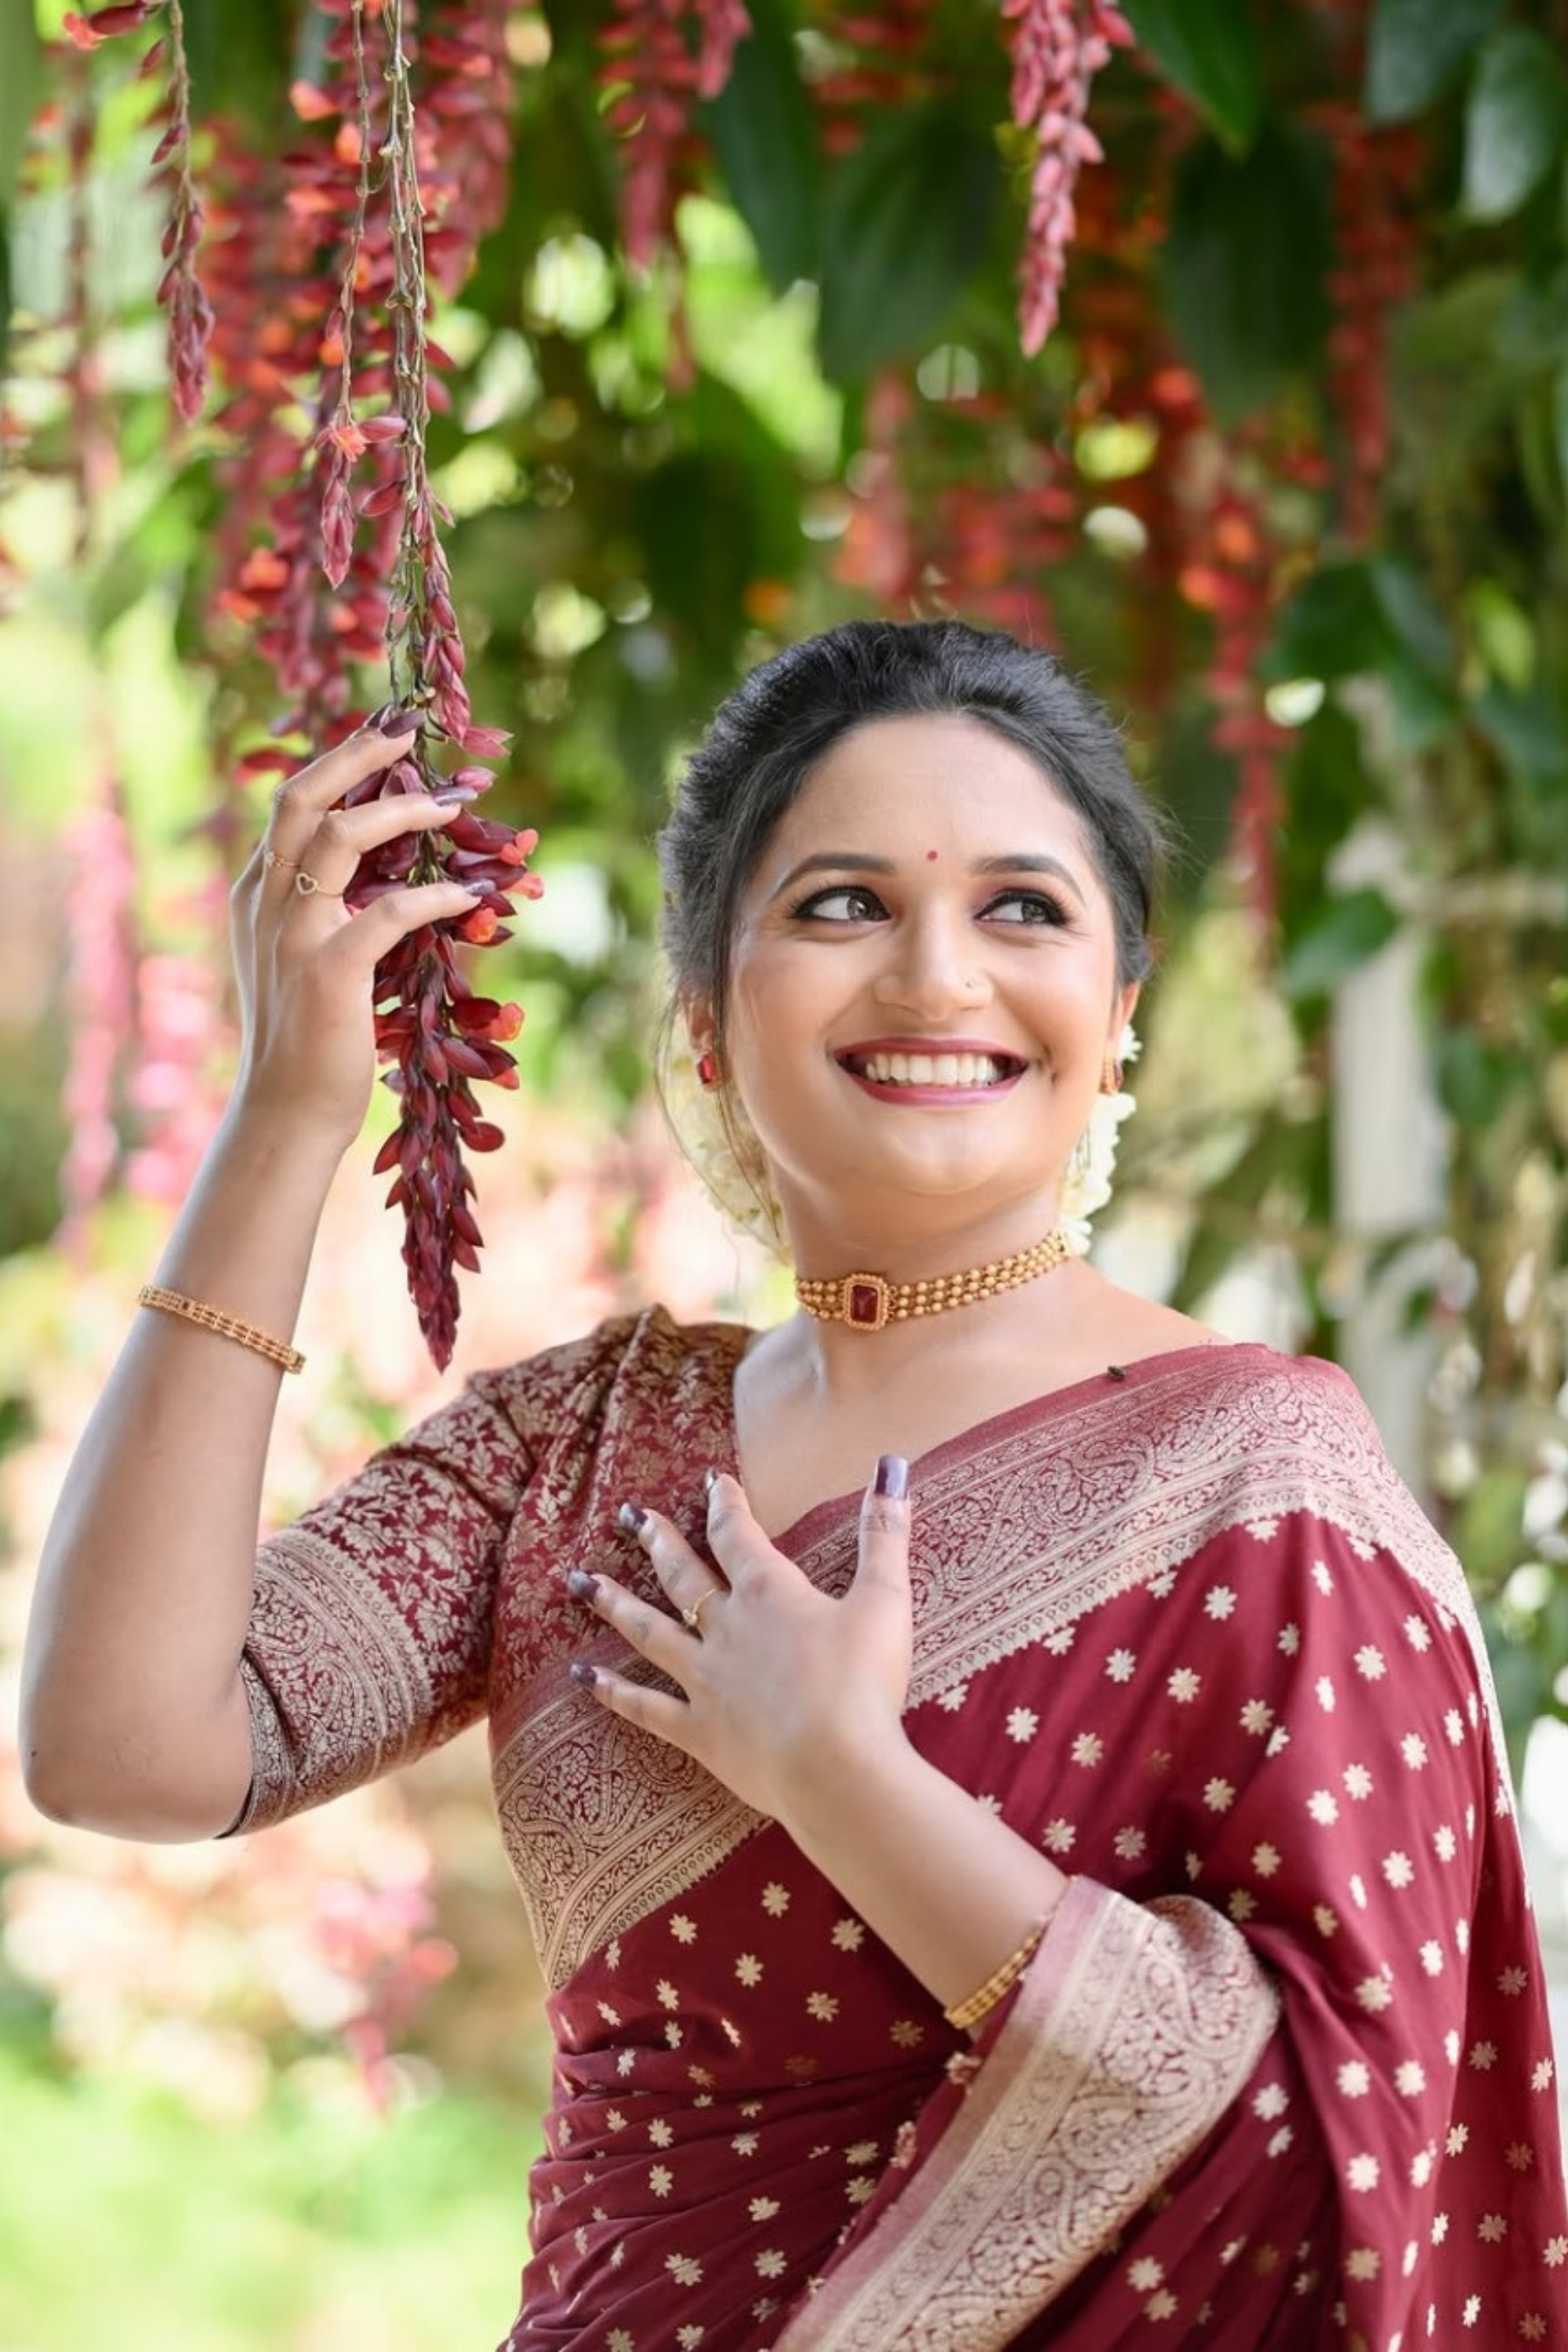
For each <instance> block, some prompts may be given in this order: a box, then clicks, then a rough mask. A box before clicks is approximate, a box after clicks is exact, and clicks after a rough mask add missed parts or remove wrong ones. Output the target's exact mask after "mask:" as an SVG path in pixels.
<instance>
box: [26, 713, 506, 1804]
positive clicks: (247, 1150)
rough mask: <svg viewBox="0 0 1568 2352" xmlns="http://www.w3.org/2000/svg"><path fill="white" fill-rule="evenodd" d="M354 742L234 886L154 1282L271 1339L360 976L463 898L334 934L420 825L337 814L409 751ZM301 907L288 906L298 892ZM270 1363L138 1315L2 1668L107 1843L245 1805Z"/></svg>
mask: <svg viewBox="0 0 1568 2352" xmlns="http://www.w3.org/2000/svg"><path fill="white" fill-rule="evenodd" d="M389 724H390V725H392V726H394V727H396V726H397V724H398V719H397V717H396V715H394V716H393V717H392V718H391V719H385V720H384V721H383V722H382V728H381V729H378V728H376V727H375V726H374V725H367V726H366V727H365V728H364V729H363V730H361V731H360V732H359V733H358V734H356V735H354V736H352V737H351V738H350V739H349V740H347V741H346V742H344V743H342V744H341V745H339V746H338V747H337V749H335V750H334V751H330V752H328V753H327V754H326V755H325V756H324V757H323V758H321V759H320V760H318V761H314V762H313V764H312V765H311V766H310V767H308V768H305V769H303V770H302V771H301V772H300V773H299V774H298V775H297V776H295V777H293V778H292V779H291V780H290V781H289V782H288V783H287V784H285V785H284V786H283V787H282V789H281V790H280V792H279V794H278V796H277V799H276V802H275V804H274V810H273V814H272V818H271V822H270V824H268V829H267V833H266V835H265V837H264V839H263V841H262V842H261V843H260V844H259V845H258V848H257V851H256V854H255V856H253V857H252V859H251V861H250V863H249V865H248V866H247V868H246V870H245V872H244V873H243V875H241V877H240V878H239V880H238V882H237V884H236V886H235V890H234V897H233V925H234V936H235V952H236V961H237V970H238V978H239V988H240V995H241V1000H242V1004H243V1013H244V1044H243V1053H242V1057H241V1065H240V1071H239V1076H238V1080H237V1085H236V1088H235V1093H234V1097H233V1099H232V1101H231V1103H230V1106H229V1108H228V1111H227V1113H226V1117H225V1118H224V1121H223V1123H222V1126H221V1127H220V1129H219V1131H218V1133H217V1135H216V1138H215V1139H214V1141H213V1144H212V1146H211V1148H210V1149H209V1150H208V1151H207V1153H206V1156H205V1160H204V1161H203V1163H202V1167H201V1170H200V1172H199V1174H198V1176H197V1180H196V1182H195V1186H194V1187H193V1189H192V1192H191V1194H190V1197H189V1199H188V1201H187V1202H186V1203H185V1206H184V1211H183V1212H182V1213H181V1215H180V1218H179V1220H178V1222H177V1223H176V1225H175V1227H174V1233H173V1234H172V1236H171V1239H170V1242H169V1245H168V1248H167V1249H166V1251H165V1252H164V1255H163V1260H162V1263H161V1265H159V1268H158V1270H157V1274H156V1276H155V1281H156V1284H157V1286H159V1287H161V1288H162V1289H163V1290H165V1291H169V1292H173V1293H174V1294H176V1295H177V1296H179V1297H183V1298H186V1299H191V1300H195V1301H199V1302H202V1303H203V1304H205V1305H206V1306H209V1307H215V1308H217V1309H219V1310H221V1311H222V1312H223V1313H225V1314H226V1315H230V1316H233V1317H236V1318H238V1319H239V1320H240V1321H241V1322H242V1323H245V1324H248V1325H250V1326H251V1327H252V1328H253V1329H254V1330H256V1331H258V1332H261V1333H265V1334H268V1335H270V1336H271V1337H273V1338H276V1339H279V1340H283V1341H286V1340H287V1339H288V1338H289V1334H290V1333H291V1332H292V1330H293V1328H294V1323H295V1319H296V1317H297V1315H298V1313H299V1307H300V1296H301V1294H302V1292H303V1289H304V1286H305V1277H306V1274H307V1271H308V1269H309V1266H310V1253H311V1250H312V1247H313V1245H314V1243H315V1237H316V1231H317V1226H318V1224H319V1222H320V1219H321V1209H322V1204H323V1202H324V1201H325V1199H326V1195H327V1191H328V1188H329V1186H330V1184H331V1181H332V1177H333V1174H334V1172H335V1171H336V1169H337V1166H338V1163H339V1161H340V1160H341V1159H342V1154H343V1152H344V1150H346V1149H347V1147H348V1145H349V1144H350V1142H352V1140H353V1137H354V1136H355V1135H356V1134H357V1132H358V1130H359V1127H360V1124H361V1122H362V1121H363V1117H364V1112H365V1108H366V1105H367V1103H368V1100H369V1097H370V1089H371V1085H372V1082H373V1079H374V1034H373V1026H372V1017H371V983H372V976H373V973H374V968H375V965H376V962H377V961H378V960H379V959H380V958H381V957H382V956H383V955H384V954H385V953H386V952H387V950H389V949H390V948H391V947H393V946H394V945H395V942H396V941H397V940H399V939H400V938H402V937H404V936H405V934H406V933H408V932H409V931H411V930H413V929H415V928H416V926H417V925H419V924H421V923H430V922H436V921H440V920H443V919H454V918H456V917H457V916H458V915H460V914H461V913H462V912H463V911H464V909H465V908H466V907H467V906H468V904H469V903H470V901H469V898H468V893H467V892H466V891H465V890H464V889H463V887H462V886H461V885H459V884H457V883H452V882H447V881H443V882H439V883H429V884H426V885H422V886H419V887H410V888H407V889H402V890H395V891H392V892H389V893H388V894H387V895H386V896H384V897H383V898H378V899H377V900H375V901H374V904H372V905H371V906H369V907H367V908H364V909H363V911H362V912H360V913H358V914H355V915H351V914H349V913H348V911H347V910H346V909H345V908H344V906H343V903H342V891H343V890H344V888H345V887H347V885H348V883H349V881H350V880H351V878H352V877H353V872H354V869H355V866H357V864H358V862H359V859H360V857H361V856H362V855H363V853H364V852H365V851H367V850H369V849H372V848H374V847H375V846H376V845H379V844H380V843H382V842H384V841H386V840H389V839H391V838H392V837H393V836H394V835H396V834H399V833H408V832H415V831H419V830H426V829H432V828H434V827H435V826H437V825H438V824H442V823H444V822H446V821H447V820H448V819H449V817H450V809H449V807H447V806H446V805H444V804H443V803H440V802H438V801H436V800H431V799H425V798H421V797H413V796H410V797H407V798H403V797H399V798H396V799H394V800H373V801H367V802H365V803H363V804H361V805H360V806H357V807H355V808H353V809H340V808H337V807H335V806H334V803H336V802H338V801H339V800H341V798H342V795H343V794H344V793H346V792H347V791H349V789H350V788H351V787H352V786H353V784H355V783H357V782H360V781H361V779H363V778H364V777H367V776H371V775H374V773H375V772H377V771H378V770H381V769H384V768H386V767H389V766H390V765H391V764H392V762H393V761H394V760H395V759H396V758H398V757H399V756H400V755H401V753H402V752H404V751H406V749H407V746H408V738H409V735H410V734H411V733H412V730H413V722H412V721H410V722H409V724H408V725H407V726H405V727H403V728H402V730H401V731H400V732H394V733H392V734H390V735H389V734H387V733H386V732H384V731H383V730H384V728H385V726H387V725H389ZM301 876H302V877H306V882H307V884H313V885H314V886H315V887H313V888H312V887H301V886H300V877H301ZM282 1376H283V1375H282V1370H281V1367H280V1365H279V1364H278V1363H275V1362H273V1361H272V1360H269V1359H268V1356H266V1355H265V1354H263V1353H260V1352H258V1350H257V1349H255V1348H254V1347H252V1346H247V1345H244V1344H240V1343H237V1342H236V1341H235V1340H234V1339H228V1338H225V1337H222V1336H219V1335H218V1334H216V1333H215V1332H213V1331H211V1330H208V1329H205V1328H202V1327H201V1326H200V1325H199V1324H196V1323H195V1322H193V1321H191V1320H189V1319H187V1318H184V1317H182V1316H179V1315H177V1314H171V1313H165V1312H150V1313H146V1314H143V1315H142V1316H140V1317H139V1318H138V1319H137V1321H136V1324H135V1326H134V1328H132V1331H131V1333H130V1335H129V1337H128V1339H127V1340H126V1343H125V1346H124V1348H123V1349H122V1351H121V1356H120V1359H119V1361H118V1363H117V1364H116V1366H115V1368H114V1370H113V1373H112V1374H111V1376H110V1381H109V1383H108V1386H107V1388H106V1389H105V1391H104V1393H103V1396H102V1398H101V1399H100V1402H99V1405H98V1407H97V1410H96V1411H95V1412H94V1413H93V1416H92V1419H91V1421H90V1422H89V1425H88V1428H87V1431H86V1433H85V1434H84V1436H83V1438H82V1441H81V1444H80V1446H79V1449H78V1452H77V1454H76V1456H75V1459H74V1460H73V1462H72V1464H71V1465H70V1468H69V1471H68V1474H67V1477H66V1482H65V1486H64V1488H63V1491H62V1494H61V1496H60V1500H59V1504H58V1508H57V1511H56V1514H55V1517H54V1522H53V1524H52V1526H51V1528H50V1529H49V1534H48V1538H47V1542H46V1544H45V1548H44V1556H43V1559H42V1561H41V1563H40V1567H39V1572H38V1581H37V1592H36V1596H35V1600H34V1604H33V1614H32V1622H31V1623H30V1625H29V1628H28V1635H27V1646H26V1658H25V1662H24V1670H23V1694H22V1727H21V1746H22V1761H23V1770H24V1774H25V1777H26V1786H27V1789H28V1792H29V1794H30V1795H31V1797H32V1799H33V1801H34V1802H35V1804H37V1806H38V1807H39V1808H40V1810H41V1811H44V1812H47V1813H49V1814H52V1815H53V1816H55V1817H56V1818H57V1819H58V1820H62V1821H68V1822H75V1823H77V1824H79V1826H81V1827H84V1828H89V1829H97V1830H103V1831H107V1832H111V1833H113V1834H116V1835H119V1836H123V1837H136V1838H151V1839H182V1838H199V1837H206V1836H210V1835H213V1834H215V1833H216V1832H219V1831H221V1830H223V1829H225V1828H226V1827H227V1826H228V1824H229V1823H230V1822H232V1821H233V1820H234V1819H235V1817H236V1815H237V1813H238V1812H239V1811H240V1808H241V1806H242V1805H243V1803H244V1801H245V1797H246V1791H247V1787H248V1784H249V1780H250V1773H251V1755H250V1734H249V1728H248V1722H247V1710H246V1706H245V1700H244V1696H243V1693H242V1690H241V1686H240V1681H239V1674H238V1665H239V1657H240V1651H241V1648H242V1645H243V1643H244V1640H245V1632H246V1624H247V1617H248V1614H249V1610H250V1601H251V1588H252V1577H253V1570H254V1561H255V1554H256V1540H257V1528H258V1521H259V1517H260V1508H261V1493H262V1476H263V1471H264V1468H265V1465H266V1459H267V1448H268V1441H269V1438H270V1435H271V1429H272V1420H273V1414H274V1412H275V1410H276V1407H277V1402H278V1390H279V1381H280V1380H281V1378H282Z"/></svg>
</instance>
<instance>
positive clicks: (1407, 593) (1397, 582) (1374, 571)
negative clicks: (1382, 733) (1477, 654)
mask: <svg viewBox="0 0 1568 2352" xmlns="http://www.w3.org/2000/svg"><path fill="white" fill-rule="evenodd" d="M1367 568H1368V573H1369V576H1370V578H1371V582H1372V588H1373V594H1374V595H1375V597H1376V599H1377V605H1378V610H1379V611H1380V612H1381V613H1382V614H1383V616H1384V620H1385V621H1386V622H1387V623H1388V625H1389V627H1390V628H1391V629H1392V630H1393V632H1394V636H1395V637H1396V638H1397V639H1398V641H1399V644H1400V646H1401V647H1402V648H1403V650H1404V651H1405V653H1407V654H1408V655H1409V656H1410V657H1411V659H1412V660H1413V661H1414V662H1415V665H1416V667H1417V668H1419V669H1423V670H1425V671H1426V673H1427V674H1428V676H1430V677H1435V678H1437V679H1440V680H1441V681H1442V682H1443V684H1444V685H1445V686H1450V685H1451V684H1452V682H1453V677H1454V673H1455V669H1456V667H1457V665H1458V653H1457V651H1456V648H1455V645H1454V638H1453V633H1452V631H1451V630H1450V629H1449V627H1448V624H1447V620H1446V619H1445V618H1444V616H1443V614H1442V613H1441V612H1440V611H1439V610H1438V608H1437V606H1436V604H1434V603H1433V601H1432V599H1431V597H1430V596H1429V595H1428V593H1427V592H1426V588H1425V587H1424V586H1423V585H1422V583H1421V582H1420V581H1419V580H1418V579H1417V578H1416V576H1415V572H1412V571H1411V569H1410V567H1409V565H1408V564H1405V563H1401V562H1399V561H1398V560H1397V558H1396V557H1394V556H1391V555H1385V556H1379V557H1377V558H1376V559H1375V560H1374V561H1373V562H1372V563H1371V564H1369V566H1368V567H1367Z"/></svg>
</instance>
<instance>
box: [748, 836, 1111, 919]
mask: <svg viewBox="0 0 1568 2352" xmlns="http://www.w3.org/2000/svg"><path fill="white" fill-rule="evenodd" d="M898 870H899V866H898V860H897V858H893V857H869V856H866V855H865V853H864V852H862V851H860V850H855V849H822V850H816V851H814V852H813V854H812V855H811V856H809V857H803V858H802V859H801V860H800V863H799V864H798V865H797V866H791V867H790V870H789V872H788V873H787V874H786V875H784V877H783V879H782V880H781V881H780V882H778V883H777V884H775V886H774V887H773V889H772V890H771V891H770V893H769V894H768V895H769V899H770V902H771V901H772V900H773V899H774V898H781V897H782V896H783V894H784V891H786V890H789V889H792V888H793V887H795V884H796V883H798V882H801V881H803V880H804V879H805V877H806V875H808V874H896V873H897V872H898ZM969 870H970V872H971V873H972V874H1050V875H1053V876H1054V877H1056V879H1057V880H1058V882H1064V883H1065V884H1066V885H1067V887H1068V889H1069V890H1070V891H1071V892H1072V894H1073V897H1074V898H1076V899H1077V900H1078V902H1079V906H1082V905H1083V903H1084V892H1083V886H1082V884H1081V883H1080V882H1079V880H1078V878H1077V877H1076V876H1075V875H1074V873H1073V872H1072V869H1071V868H1070V866H1064V865H1063V864H1062V862H1061V860H1060V858H1058V857H1048V856H1044V855H1043V854H1042V853H1040V852H1039V851H1029V852H1024V851H1020V852H1018V853H1017V854H1016V856H1006V857H977V858H976V859H975V860H974V863H973V866H971V867H970V869H969Z"/></svg>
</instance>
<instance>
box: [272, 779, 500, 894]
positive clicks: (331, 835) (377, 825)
mask: <svg viewBox="0 0 1568 2352" xmlns="http://www.w3.org/2000/svg"><path fill="white" fill-rule="evenodd" d="M464 804H465V803H462V802H461V801H452V802H444V801H441V800H438V799H436V798H435V797H433V796H432V795H429V794H426V793H417V794H415V793H407V794H405V793H398V794H397V795H396V796H395V798H393V799H391V800H375V801H362V802H361V803H360V804H359V806H358V807H357V808H330V809H328V810H327V811H326V812H325V814H323V815H321V816H320V817H318V818H317V820H316V823H315V826H314V829H313V831H312V832H311V833H310V835H308V836H307V838H306V839H305V840H304V841H303V842H302V843H300V845H299V847H298V848H297V849H296V850H295V852H294V854H293V856H292V858H290V859H289V860H287V861H285V860H284V859H283V858H282V856H281V854H280V853H279V852H278V851H277V850H276V849H272V848H270V847H269V849H268V851H267V852H266V853H264V855H263V861H262V862H263V865H264V866H265V865H266V861H267V856H271V857H272V858H273V860H274V863H273V865H272V866H271V867H270V868H268V872H269V875H270V876H271V877H272V879H273V880H274V882H275V883H276V886H277V887H278V888H279V890H283V891H289V890H291V891H292V892H293V893H294V895H295V897H296V898H314V897H317V896H320V897H321V898H342V894H343V892H344V891H345V890H346V889H347V888H348V886H349V884H350V883H351V882H352V881H353V878H354V875H355V873H356V872H357V871H358V868H359V862H360V859H361V858H362V857H363V856H364V855H365V854H366V852H367V851H369V850H372V849H379V848H380V847H381V845H382V844H383V843H384V842H387V841H395V840H396V838H397V836H398V835H399V834H400V833H432V832H435V831H436V830H437V827H439V826H440V825H443V824H447V823H449V822H450V820H451V817H452V814H453V811H454V810H455V809H457V808H459V807H461V806H463V805H464ZM301 875H303V876H304V877H305V879H304V882H303V883H301V881H300V876H301ZM311 884H313V885H314V886H315V887H314V888H313V889H312V888H310V887H309V886H310V885H311ZM423 887H429V886H428V885H426V886H423Z"/></svg>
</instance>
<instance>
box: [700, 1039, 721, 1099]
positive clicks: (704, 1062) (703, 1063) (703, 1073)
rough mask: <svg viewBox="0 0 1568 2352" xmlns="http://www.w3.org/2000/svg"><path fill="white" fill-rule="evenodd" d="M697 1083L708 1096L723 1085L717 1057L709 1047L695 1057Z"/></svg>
mask: <svg viewBox="0 0 1568 2352" xmlns="http://www.w3.org/2000/svg"><path fill="white" fill-rule="evenodd" d="M697 1083H698V1085H699V1086H700V1087H702V1088H703V1089H704V1090H705V1092H707V1093H709V1094H711V1093H712V1091H713V1089H714V1087H718V1086H722V1084H723V1083H724V1081H723V1076H722V1074H721V1071H720V1068H719V1056H718V1055H717V1053H716V1052H715V1051H714V1049H713V1047H712V1046H711V1045H710V1046H708V1047H707V1048H706V1050H705V1051H704V1052H702V1053H700V1054H699V1055H698V1056H697Z"/></svg>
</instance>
